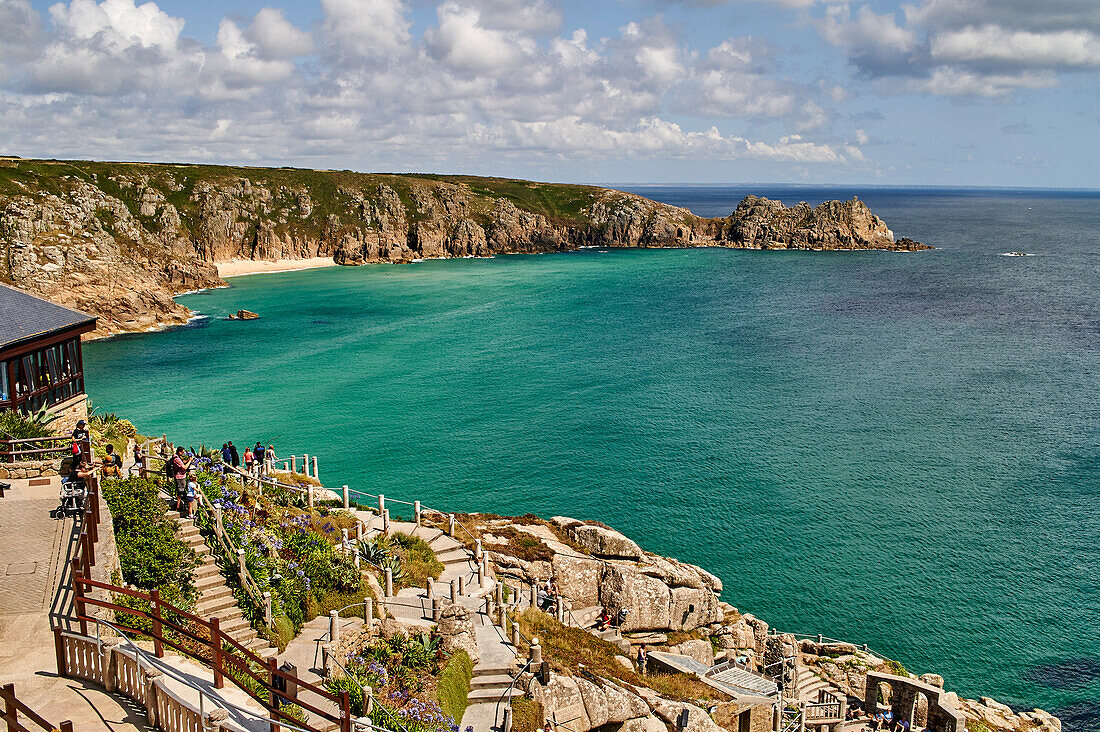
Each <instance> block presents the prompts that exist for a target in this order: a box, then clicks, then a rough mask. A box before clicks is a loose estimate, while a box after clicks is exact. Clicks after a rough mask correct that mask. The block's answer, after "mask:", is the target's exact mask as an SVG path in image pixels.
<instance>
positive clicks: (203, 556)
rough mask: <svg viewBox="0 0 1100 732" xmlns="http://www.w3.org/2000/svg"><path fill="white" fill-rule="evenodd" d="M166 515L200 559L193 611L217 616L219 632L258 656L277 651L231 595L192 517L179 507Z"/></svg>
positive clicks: (266, 655) (273, 653)
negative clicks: (184, 515)
mask: <svg viewBox="0 0 1100 732" xmlns="http://www.w3.org/2000/svg"><path fill="white" fill-rule="evenodd" d="M167 515H168V517H169V518H172V519H175V520H176V521H177V522H178V523H179V526H180V530H179V534H178V536H179V538H180V539H181V540H182V541H183V542H184V543H185V544H187V546H189V547H191V549H193V550H194V552H195V554H196V555H198V558H199V561H200V564H199V566H198V567H197V568H196V569H195V589H196V590H198V593H199V597H198V601H197V602H196V603H195V611H194V614H195V615H197V616H199V617H200V618H203V619H204V620H209V619H210V618H217V619H218V627H219V628H220V629H221V630H222V632H224V633H225V634H226V635H228V636H229V637H230V638H232V639H233V640H235V641H237V642H238V643H240V644H241V645H242V646H244V647H245V648H247V649H248V650H250V651H252V652H253V653H255V654H256V655H257V656H259V657H260V658H268V657H270V656H273V655H275V654H276V653H278V650H277V649H276V648H275V647H274V646H272V645H271V644H270V643H268V641H267V640H266V639H264V638H261V637H260V635H259V634H258V633H257V632H256V631H255V630H254V629H253V628H252V625H251V624H250V623H249V622H248V618H246V617H245V616H244V613H243V612H241V609H240V607H239V606H238V605H237V600H236V598H234V597H233V590H232V589H231V588H230V587H229V585H228V584H227V583H226V581H225V576H224V575H223V574H222V571H223V570H222V569H220V568H219V567H218V564H217V560H216V559H215V557H214V555H213V554H212V553H211V551H210V548H209V547H208V546H207V545H206V540H205V539H203V537H202V534H201V533H200V532H199V527H198V526H196V525H195V523H194V522H193V521H192V520H191V519H189V518H183V517H182V516H180V514H179V512H178V511H168V512H167ZM228 571H234V570H232V569H228Z"/></svg>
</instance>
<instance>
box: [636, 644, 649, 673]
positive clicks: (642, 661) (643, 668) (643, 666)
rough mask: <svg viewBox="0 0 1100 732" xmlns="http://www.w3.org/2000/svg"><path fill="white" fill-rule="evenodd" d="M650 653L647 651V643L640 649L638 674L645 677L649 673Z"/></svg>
mask: <svg viewBox="0 0 1100 732" xmlns="http://www.w3.org/2000/svg"><path fill="white" fill-rule="evenodd" d="M648 669H649V651H648V650H646V647H645V643H643V644H642V645H641V646H639V647H638V673H640V674H642V675H643V676H644V675H646V674H647V673H648V672H649V671H648Z"/></svg>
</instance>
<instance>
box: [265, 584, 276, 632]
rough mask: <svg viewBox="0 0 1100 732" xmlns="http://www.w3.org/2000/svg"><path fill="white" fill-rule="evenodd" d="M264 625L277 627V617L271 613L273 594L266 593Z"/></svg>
mask: <svg viewBox="0 0 1100 732" xmlns="http://www.w3.org/2000/svg"><path fill="white" fill-rule="evenodd" d="M264 625H266V626H267V627H269V628H273V627H275V616H274V614H273V613H272V611H271V592H270V591H265V592H264Z"/></svg>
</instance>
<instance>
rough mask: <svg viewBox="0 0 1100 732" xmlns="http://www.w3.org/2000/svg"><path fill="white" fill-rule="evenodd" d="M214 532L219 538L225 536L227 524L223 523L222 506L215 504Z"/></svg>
mask: <svg viewBox="0 0 1100 732" xmlns="http://www.w3.org/2000/svg"><path fill="white" fill-rule="evenodd" d="M214 533H215V534H216V535H217V537H218V539H221V538H222V537H223V536H225V526H224V525H223V524H222V507H221V506H214Z"/></svg>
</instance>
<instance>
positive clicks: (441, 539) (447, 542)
mask: <svg viewBox="0 0 1100 732" xmlns="http://www.w3.org/2000/svg"><path fill="white" fill-rule="evenodd" d="M428 546H430V547H431V548H432V549H434V550H435V551H436V552H439V551H446V550H447V549H455V548H457V547H460V546H462V542H460V541H457V540H455V539H452V538H451V537H449V536H447V534H445V533H444V532H442V531H440V532H439V534H437V535H436V536H435V538H433V539H431V540H430V541H429V542H428Z"/></svg>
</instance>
